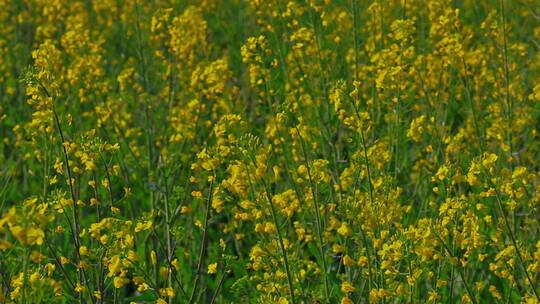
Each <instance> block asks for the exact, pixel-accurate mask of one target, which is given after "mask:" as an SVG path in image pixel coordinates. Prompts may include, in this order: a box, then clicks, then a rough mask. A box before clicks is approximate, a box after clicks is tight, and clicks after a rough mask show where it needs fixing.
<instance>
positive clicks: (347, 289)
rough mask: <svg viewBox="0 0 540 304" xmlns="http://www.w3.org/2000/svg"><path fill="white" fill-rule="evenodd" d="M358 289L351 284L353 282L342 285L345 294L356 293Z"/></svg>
mask: <svg viewBox="0 0 540 304" xmlns="http://www.w3.org/2000/svg"><path fill="white" fill-rule="evenodd" d="M355 290H356V288H355V287H354V286H353V285H352V284H351V282H347V281H345V282H343V283H341V291H343V292H345V293H349V292H354V291H355Z"/></svg>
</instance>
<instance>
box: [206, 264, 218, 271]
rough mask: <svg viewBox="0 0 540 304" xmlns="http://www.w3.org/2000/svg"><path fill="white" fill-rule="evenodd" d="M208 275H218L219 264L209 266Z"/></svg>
mask: <svg viewBox="0 0 540 304" xmlns="http://www.w3.org/2000/svg"><path fill="white" fill-rule="evenodd" d="M208 273H209V274H215V273H217V263H212V264H209V265H208Z"/></svg>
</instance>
